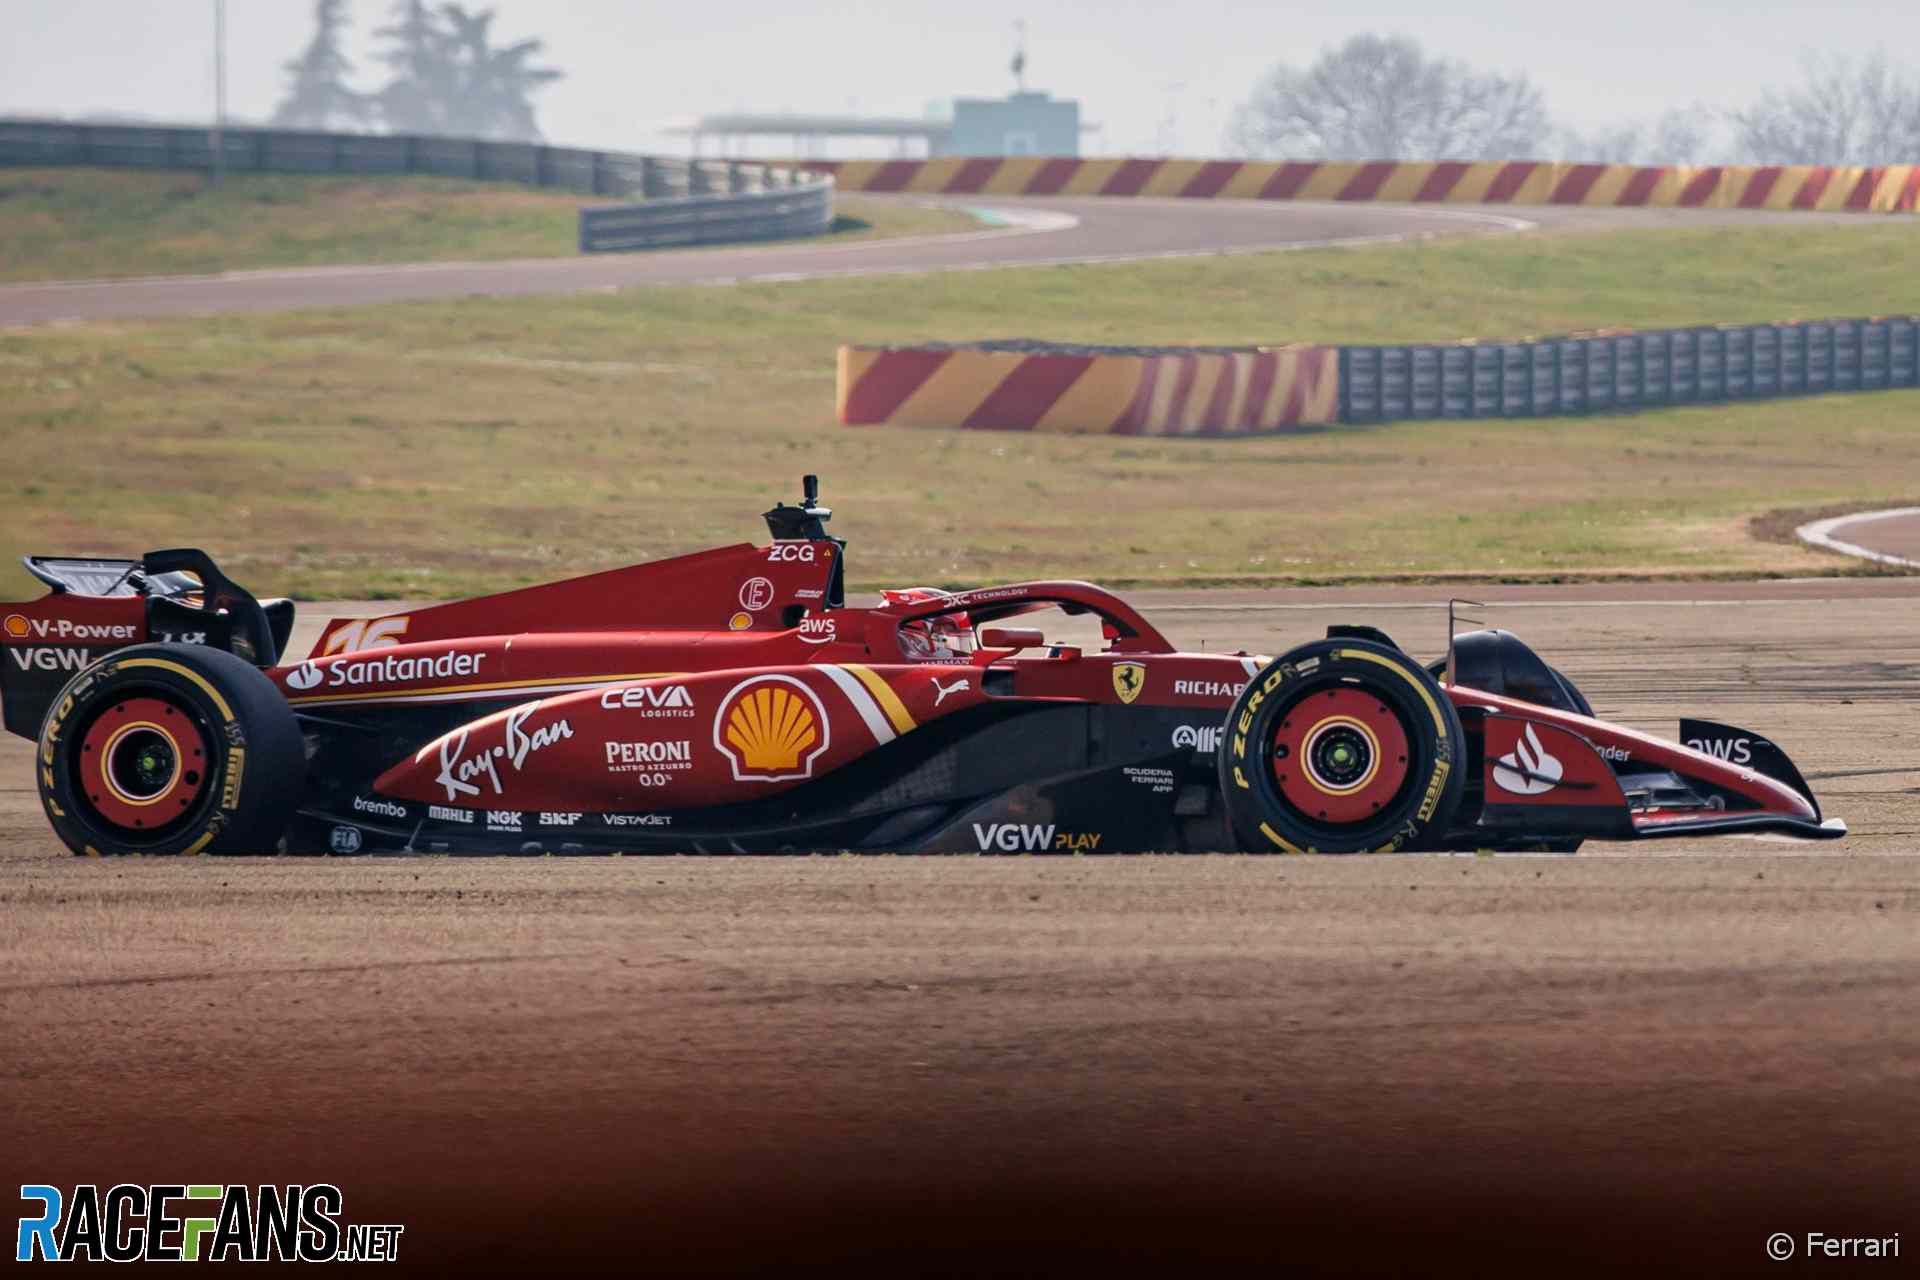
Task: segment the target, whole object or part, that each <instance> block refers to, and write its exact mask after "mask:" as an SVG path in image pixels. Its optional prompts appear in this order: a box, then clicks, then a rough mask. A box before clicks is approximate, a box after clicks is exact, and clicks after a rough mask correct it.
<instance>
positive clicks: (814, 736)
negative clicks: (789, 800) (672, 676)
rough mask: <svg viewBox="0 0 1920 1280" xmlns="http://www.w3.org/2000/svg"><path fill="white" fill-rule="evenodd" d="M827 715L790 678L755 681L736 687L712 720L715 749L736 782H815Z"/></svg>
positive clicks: (816, 700)
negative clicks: (815, 768)
mask: <svg viewBox="0 0 1920 1280" xmlns="http://www.w3.org/2000/svg"><path fill="white" fill-rule="evenodd" d="M827 734H828V727H827V709H826V707H825V706H823V705H822V704H821V702H820V699H819V697H818V696H816V695H815V693H814V692H813V690H811V689H809V688H807V686H806V685H804V684H802V683H801V682H800V681H799V680H797V679H795V678H794V677H792V676H756V677H755V678H754V679H752V680H746V681H743V682H741V683H740V684H737V685H735V686H734V687H733V689H732V691H731V692H729V693H728V694H727V696H726V699H725V701H723V702H722V703H721V704H720V714H719V715H717V716H715V717H714V718H713V745H714V746H715V747H716V748H717V749H718V750H719V752H720V754H721V755H723V756H725V757H726V758H727V760H728V762H729V763H730V764H732V766H733V779H734V781H735V782H787V781H791V780H793V779H795V778H811V777H812V776H813V762H814V761H815V760H817V759H819V758H820V753H821V752H823V751H825V750H826V749H827V742H828V736H827Z"/></svg>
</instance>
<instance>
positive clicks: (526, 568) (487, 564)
mask: <svg viewBox="0 0 1920 1280" xmlns="http://www.w3.org/2000/svg"><path fill="white" fill-rule="evenodd" d="M1917 244H1920V225H1917V224H1912V223H1908V222H1904V221H1902V222H1897V223H1896V222H1876V223H1873V224H1871V225H1865V224H1862V225H1848V226H1841V227H1835V226H1806V227H1788V228H1773V229H1751V230H1737V231H1736V230H1728V229H1726V228H1716V229H1711V230H1698V231H1694V230H1677V231H1663V232H1654V233H1645V234H1638V235H1620V234H1615V235H1556V236H1551V237H1538V238H1505V239H1495V240H1461V241H1442V242H1430V243H1427V244H1424V245H1409V246H1404V247H1390V248H1370V249H1363V250H1325V251H1315V252H1303V253H1287V254H1273V255H1261V256H1250V257H1234V258H1225V259H1187V260H1180V261H1170V262H1157V263H1142V264H1132V265H1104V266H1079V267H1054V268H1044V269H1035V270H1023V271H986V272H964V273H954V274H948V275H934V276H896V277H879V278H870V279H843V280H830V281H817V282H807V283H791V284H779V285H764V286H752V287H743V288H726V289H701V288H680V289H655V290H639V291H632V292H626V293H620V294H613V295H596V296H571V297H564V298H551V299H514V300H499V301H462V302H457V303H428V304H408V305H400V306H390V307H383V308H368V309H360V310H338V311H320V312H306V313H300V314H289V315H278V316H246V317H230V318H221V319H209V320H193V321H167V322H154V323H142V324H125V325H113V326H107V325H95V326H86V327H79V328H73V329H66V330H28V331H15V332H10V333H5V334H0V436H4V441H5V447H6V450H7V454H8V459H9V465H8V468H7V471H6V472H5V473H4V478H0V550H6V551H9V552H13V553H18V552H22V551H27V550H38V549H47V550H59V551H70V552H104V551H109V550H120V551H133V552H137V551H139V550H141V549H144V548H147V547H154V546H170V545H178V544H182V543H197V544H200V545H204V546H206V547H207V548H208V549H209V550H211V551H213V552H214V553H215V554H216V555H217V556H218V557H219V558H220V559H221V560H222V561H223V563H226V564H228V565H229V567H231V568H233V569H235V570H236V571H237V576H238V577H239V578H240V579H241V580H242V581H244V582H247V583H248V584H249V585H252V586H254V587H255V588H256V589H257V590H260V591H262V592H268V591H271V592H284V591H292V592H295V593H297V594H304V595H308V596H324V595H333V596H340V595H358V594H366V593H378V594H386V595H398V596H439V595H451V594H460V593H465V592H470V591H475V590H480V589H484V588H496V587H503V586H508V585H512V584H517V583H525V582H530V581H535V580H539V579H543V578H547V577H551V576H554V575H558V574H562V573H566V572H569V571H576V570H587V569H593V568H600V567H606V566H610V565H614V564H618V563H623V562H626V561H629V560H636V559H642V558H647V557H653V556H659V555H665V554H671V553H675V552H680V551H686V550H691V549H695V548H698V547H702V546H705V545H707V544H710V543H713V542H716V541H731V540H743V539H747V538H755V537H759V536H761V535H762V533H763V529H762V527H761V526H760V524H759V521H758V520H757V519H756V518H755V517H756V514H757V513H758V512H759V511H760V510H762V509H763V508H764V507H766V506H767V505H770V504H771V503H772V501H773V500H774V499H775V498H776V497H791V496H793V494H794V493H795V492H796V491H797V488H798V477H799V475H800V473H801V472H802V471H808V470H811V471H817V472H820V473H821V474H822V475H823V476H824V477H825V485H826V494H827V498H828V501H829V502H830V503H831V504H832V505H834V506H836V507H838V508H839V509H840V511H841V516H840V518H839V519H838V520H836V522H835V525H834V529H835V532H837V533H839V534H841V535H843V536H848V537H851V538H852V539H854V545H853V549H852V557H853V558H852V566H851V572H852V577H853V581H854V584H855V585H856V586H871V585H878V584H881V583H903V582H929V583H940V584H955V583H967V582H978V581H981V580H986V579H998V578H1019V577H1026V576H1043V575H1075V576H1088V577H1101V578H1107V579H1111V580H1117V581H1121V582H1166V583H1180V582H1186V583H1203V582H1208V581H1256V582H1264V581H1272V582H1292V581H1316V582H1324V581H1336V580H1350V579H1364V578H1370V577H1411V576H1418V575H1428V574H1463V575H1470V574H1486V575H1490V576H1493V577H1497V578H1505V579H1514V580H1520V579H1541V578H1551V577H1554V576H1556V575H1560V574H1566V573H1607V574H1635V575H1662V574H1686V575H1715V574H1729V573H1742V574H1746V573H1760V574H1765V573H1800V572H1809V571H1828V570H1833V569H1836V568H1841V567H1846V566H1847V564H1848V562H1844V561H1840V560H1838V559H1836V558H1833V557H1829V556H1825V555H1819V554H1816V553H1813V552H1810V551H1807V550H1804V549H1802V548H1799V547H1797V546H1793V545H1790V544H1784V543H1780V542H1775V541H1765V540H1758V539H1755V538H1753V537H1751V536H1750V535H1749V532H1748V522H1749V519H1750V518H1751V517H1754V516H1756V515H1759V514H1761V513H1765V512H1769V511H1774V510H1777V509H1781V508H1814V507H1823V506H1830V505H1832V504H1837V503H1847V502H1856V501H1857V502H1861V503H1867V504H1875V503H1879V504H1883V505H1893V504H1895V503H1898V502H1901V501H1911V500H1914V499H1915V498H1916V497H1917V496H1920V393H1913V392H1897V393H1884V394H1878V395H1859V396H1845V397H1843V396H1835V397H1826V398H1821V399H1804V400H1782V401H1774V402H1768V403H1756V404H1746V405H1738V406H1724V407H1710V408H1696V409H1686V410H1674V411H1665V412H1660V413H1652V414H1641V415H1631V416H1607V417H1596V418H1585V419H1567V420H1549V421H1536V422H1499V423H1486V424H1478V423H1407V424H1398V425H1393V426H1386V427H1372V428H1344V427H1343V428H1331V429H1327V430H1321V431H1311V432H1302V433H1299V434H1294V435H1289V436H1285V437H1278V438H1269V439H1263V440H1250V441H1237V442H1222V441H1171V442H1156V441H1152V440H1114V439H1109V438H1085V437H1034V436H1028V435H1021V434H1001V433H984V432H958V431H952V432H942V431H921V432H911V433H908V432H897V431H886V430H873V429H861V430H855V429H848V428H842V427H838V426H835V425H833V421H832V398H833V351H834V347H835V346H836V344H838V343H840V342H842V341H909V340H913V339H918V338H940V339H962V338H987V337H1009V336H1021V335H1026V336H1046V337H1049V338H1058V339H1063V340H1080V341H1096V342H1098V341H1110V342H1111V341H1124V342H1204V343H1244V342H1256V341H1268V342H1270V341H1286V340H1305V339H1317V340H1335V341H1341V340H1348V341H1366V340H1372V341H1406V340H1420V339H1437V338H1451V337H1460V336H1466V335H1480V336H1518V335H1523V334H1545V333H1552V332H1557V331H1565V330H1569V329H1577V328H1587V327H1596V326H1603V325H1642V326H1645V325H1660V324H1683V323H1693V322H1707V321H1739V320H1762V319H1791V318H1810V317H1817V316H1824V315H1838V314H1849V315H1864V314H1873V313H1884V312H1890V311H1905V310H1911V309H1913V308H1914V306H1915V301H1916V299H1920V253H1915V252H1914V251H1913V250H1914V249H1915V247H1916V245H1917ZM8 572H13V576H12V577H11V578H4V579H0V595H7V594H11V593H15V592H19V591H23V590H25V589H27V585H28V584H27V583H26V581H25V579H24V575H21V574H19V573H18V572H17V571H11V570H9V571H8Z"/></svg>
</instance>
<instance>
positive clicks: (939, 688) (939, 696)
mask: <svg viewBox="0 0 1920 1280" xmlns="http://www.w3.org/2000/svg"><path fill="white" fill-rule="evenodd" d="M966 687H967V682H966V680H965V679H964V678H963V679H960V680H955V681H954V682H953V687H952V688H948V687H947V686H946V685H943V684H941V683H940V678H939V677H938V676H935V677H934V681H933V705H934V706H936V707H937V706H939V705H940V704H941V703H943V702H945V701H946V700H947V695H948V694H950V693H959V692H960V691H961V690H962V689H965V688H966Z"/></svg>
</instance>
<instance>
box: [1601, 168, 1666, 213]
mask: <svg viewBox="0 0 1920 1280" xmlns="http://www.w3.org/2000/svg"><path fill="white" fill-rule="evenodd" d="M1666 176H1667V171H1666V170H1665V169H1664V168H1659V167H1653V168H1640V169H1635V170H1634V171H1633V176H1632V177H1631V178H1628V179H1627V185H1626V187H1625V188H1624V189H1623V190H1622V191H1621V192H1620V196H1619V198H1618V199H1616V200H1615V201H1614V203H1615V204H1618V205H1643V204H1645V203H1646V202H1647V201H1649V200H1651V199H1652V198H1653V189H1654V188H1655V187H1657V186H1659V185H1660V179H1662V178H1664V177H1666Z"/></svg>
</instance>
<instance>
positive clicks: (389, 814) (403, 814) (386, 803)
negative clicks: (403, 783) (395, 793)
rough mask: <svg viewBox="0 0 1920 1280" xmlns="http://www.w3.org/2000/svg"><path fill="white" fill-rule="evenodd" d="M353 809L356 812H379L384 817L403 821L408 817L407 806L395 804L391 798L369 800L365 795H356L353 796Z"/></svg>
mask: <svg viewBox="0 0 1920 1280" xmlns="http://www.w3.org/2000/svg"><path fill="white" fill-rule="evenodd" d="M353 811H354V812H355V813H371V814H377V815H378V816H380V817H382V818H398V819H400V820H401V821H405V820H406V818H407V806H405V805H403V804H395V803H394V802H393V801H391V800H369V799H367V798H366V797H365V796H355V797H354V798H353Z"/></svg>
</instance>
